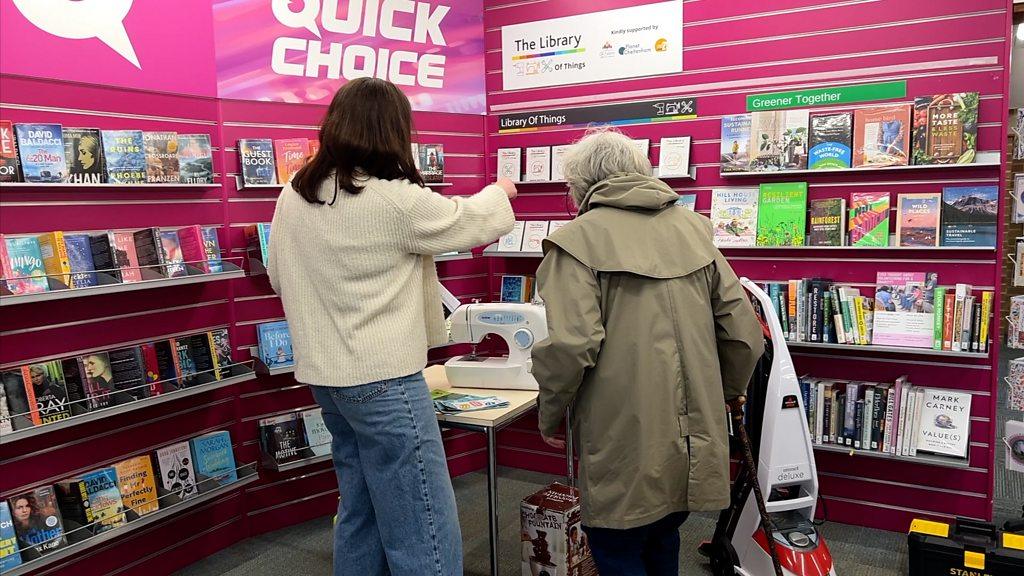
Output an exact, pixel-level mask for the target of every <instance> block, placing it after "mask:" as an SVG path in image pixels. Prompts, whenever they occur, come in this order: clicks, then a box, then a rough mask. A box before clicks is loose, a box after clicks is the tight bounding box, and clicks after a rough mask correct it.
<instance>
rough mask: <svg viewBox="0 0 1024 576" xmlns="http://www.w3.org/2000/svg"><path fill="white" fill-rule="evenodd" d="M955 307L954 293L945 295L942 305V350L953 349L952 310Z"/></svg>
mask: <svg viewBox="0 0 1024 576" xmlns="http://www.w3.org/2000/svg"><path fill="white" fill-rule="evenodd" d="M955 306H956V293H953V294H946V295H945V301H944V302H943V303H942V349H943V350H952V349H953V315H954V314H953V310H954V308H955Z"/></svg>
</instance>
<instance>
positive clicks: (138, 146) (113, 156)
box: [100, 130, 146, 184]
mask: <svg viewBox="0 0 1024 576" xmlns="http://www.w3.org/2000/svg"><path fill="white" fill-rule="evenodd" d="M100 133H101V134H102V136H103V155H104V158H105V161H106V165H107V180H108V181H109V182H111V183H114V184H143V183H145V182H146V148H145V143H144V141H143V136H142V130H102V131H101V132H100Z"/></svg>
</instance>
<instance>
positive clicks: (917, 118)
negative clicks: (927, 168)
mask: <svg viewBox="0 0 1024 576" xmlns="http://www.w3.org/2000/svg"><path fill="white" fill-rule="evenodd" d="M977 146H978V93H977V92H955V93H949V94H935V95H933V96H920V97H918V98H915V99H914V164H918V165H922V164H924V165H927V164H970V163H972V162H974V158H975V156H976V154H977Z"/></svg>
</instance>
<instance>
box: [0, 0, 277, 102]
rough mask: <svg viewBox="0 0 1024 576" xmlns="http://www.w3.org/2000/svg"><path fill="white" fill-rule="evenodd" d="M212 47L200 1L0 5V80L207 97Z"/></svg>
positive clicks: (212, 81) (58, 0)
mask: <svg viewBox="0 0 1024 576" xmlns="http://www.w3.org/2000/svg"><path fill="white" fill-rule="evenodd" d="M268 3H269V2H268ZM213 47H214V44H213V24H212V13H211V10H210V3H209V2H208V1H207V0H175V1H174V2H153V1H143V0H4V1H3V2H0V69H2V70H3V72H4V73H5V74H14V75H19V76H35V77H42V78H55V79H60V80H69V81H73V82H85V83H90V84H101V85H110V86H123V87H128V88H138V89H142V90H154V91H159V92H171V93H177V94H191V95H197V96H211V97H212V96H216V93H217V92H216V89H217V81H216V67H215V65H214V61H213V58H212V56H213Z"/></svg>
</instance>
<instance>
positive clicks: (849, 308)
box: [763, 272, 993, 352]
mask: <svg viewBox="0 0 1024 576" xmlns="http://www.w3.org/2000/svg"><path fill="white" fill-rule="evenodd" d="M763 288H764V290H765V292H767V293H768V295H769V297H770V298H771V300H772V306H773V307H774V308H775V313H776V315H777V316H778V318H779V322H780V324H781V325H782V330H783V332H785V333H786V334H787V339H788V340H789V341H791V342H814V343H830V344H851V345H868V344H874V345H877V346H900V347H908V348H930V349H933V350H947V351H954V352H988V351H989V346H990V344H991V342H990V338H991V334H990V329H991V316H992V310H993V292H991V291H987V290H986V291H983V292H982V293H981V294H980V295H975V294H974V288H973V287H972V286H971V285H969V284H957V285H956V286H955V287H953V288H950V289H947V288H946V287H943V286H939V285H938V274H935V273H933V272H878V273H877V275H876V286H875V293H874V294H873V296H869V295H862V294H861V292H860V289H858V288H854V287H852V286H849V285H844V284H841V283H836V282H833V281H831V280H828V279H823V278H810V279H808V278H804V279H801V280H790V281H788V282H770V283H766V284H764V285H763Z"/></svg>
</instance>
